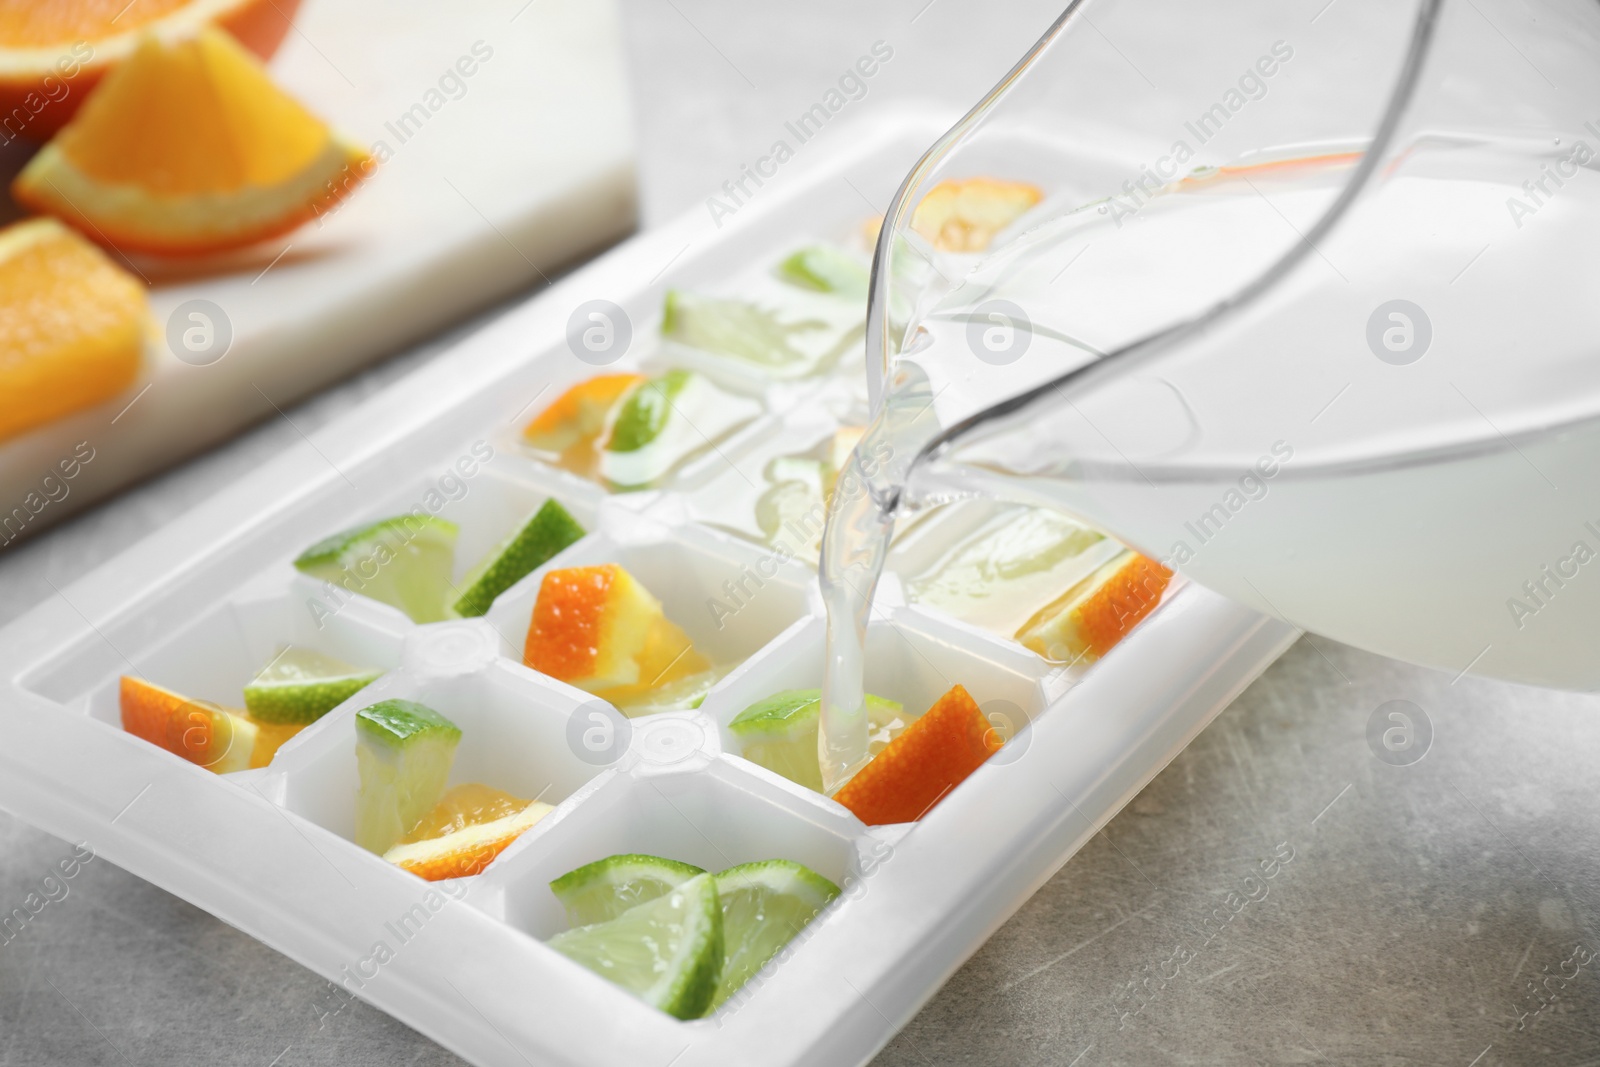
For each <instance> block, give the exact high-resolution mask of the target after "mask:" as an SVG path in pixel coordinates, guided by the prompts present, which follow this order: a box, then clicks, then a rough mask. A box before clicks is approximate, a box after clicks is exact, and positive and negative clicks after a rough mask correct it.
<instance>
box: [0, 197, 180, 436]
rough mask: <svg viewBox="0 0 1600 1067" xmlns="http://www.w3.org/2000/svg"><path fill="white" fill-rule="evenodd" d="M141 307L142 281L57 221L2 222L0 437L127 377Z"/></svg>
mask: <svg viewBox="0 0 1600 1067" xmlns="http://www.w3.org/2000/svg"><path fill="white" fill-rule="evenodd" d="M147 315H148V312H147V310H146V303H145V293H144V287H143V286H142V285H140V284H139V282H138V281H136V280H135V279H134V278H133V276H132V275H130V274H128V273H127V272H126V271H124V270H123V269H122V268H121V267H118V266H117V265H115V264H114V263H112V262H111V261H110V260H109V259H107V258H106V256H105V253H103V252H101V251H100V250H99V249H98V248H96V247H94V246H93V245H91V244H89V243H88V242H87V241H85V240H84V239H83V238H81V237H79V236H78V235H77V234H75V233H73V232H72V231H71V230H68V229H67V228H66V227H64V226H62V225H61V224H60V223H58V222H56V221H55V220H53V219H30V220H29V221H27V222H19V223H17V224H16V225H13V226H8V227H6V228H5V229H4V230H0V441H4V440H5V439H6V438H8V437H14V436H15V435H17V434H19V433H22V432H23V431H24V430H28V429H31V428H33V427H35V426H38V425H41V424H43V423H46V422H49V421H51V420H53V419H57V418H60V417H61V416H63V415H67V414H70V413H71V412H74V411H78V410H81V409H83V408H86V407H91V406H93V405H95V404H98V403H100V402H101V401H103V400H108V399H110V398H111V397H113V396H115V395H117V394H118V393H120V392H122V391H123V390H124V389H126V388H127V387H128V386H129V385H130V384H132V382H133V380H134V378H135V377H137V376H138V373H139V361H140V354H141V352H142V351H143V347H144V333H145V323H146V321H147Z"/></svg>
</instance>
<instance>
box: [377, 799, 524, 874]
mask: <svg viewBox="0 0 1600 1067" xmlns="http://www.w3.org/2000/svg"><path fill="white" fill-rule="evenodd" d="M552 810H554V809H553V808H552V807H551V805H549V804H544V803H541V802H540V801H537V800H535V801H533V802H531V803H530V804H528V806H527V807H525V808H523V809H522V810H521V811H519V812H517V813H516V814H515V815H506V816H502V817H501V818H498V819H494V820H492V821H490V822H484V823H477V824H474V825H469V826H465V827H463V828H461V829H460V830H455V831H453V832H451V833H448V834H444V835H442V836H440V837H431V838H428V839H427V840H424V841H416V842H413V843H411V844H404V845H396V846H394V847H393V848H391V849H390V850H389V851H387V852H385V853H384V854H383V858H384V859H386V860H388V861H389V862H390V863H392V864H394V865H395V866H397V867H401V868H403V869H405V870H408V871H410V872H411V873H412V874H414V875H416V876H417V877H419V878H426V879H427V880H428V881H430V882H437V881H440V880H442V879H445V878H468V877H471V876H472V875H474V874H477V873H478V872H479V871H481V870H483V869H484V868H485V867H487V866H489V864H491V863H493V862H494V859H495V857H496V856H498V855H500V853H502V852H504V851H505V850H506V847H507V846H508V845H510V844H511V842H513V841H515V840H516V839H517V838H518V837H520V836H521V835H522V834H524V833H526V832H527V831H528V830H530V829H532V827H533V825H534V824H535V823H537V822H538V821H539V820H540V819H542V818H544V817H545V816H546V815H548V814H550V812H551V811H552Z"/></svg>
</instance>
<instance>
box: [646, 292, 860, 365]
mask: <svg viewBox="0 0 1600 1067" xmlns="http://www.w3.org/2000/svg"><path fill="white" fill-rule="evenodd" d="M827 328H828V324H827V323H826V322H823V321H822V320H820V319H801V320H800V321H798V322H782V321H780V320H779V318H778V316H777V315H776V314H775V313H773V312H771V311H768V310H767V309H766V308H763V307H759V306H757V305H755V304H751V303H747V302H745V301H743V300H724V299H721V298H718V297H714V296H700V295H697V294H695V293H684V292H679V291H677V290H675V289H671V290H668V291H667V302H666V307H665V309H664V312H663V314H662V319H661V336H663V337H666V338H669V339H670V340H673V341H677V342H678V343H679V344H685V345H688V346H689V347H690V348H698V349H699V350H700V351H702V352H710V353H711V354H713V355H717V356H728V357H731V358H733V359H737V360H742V361H743V362H745V363H753V364H755V365H756V366H758V367H765V368H767V369H769V370H772V369H780V368H787V367H794V366H796V365H798V364H806V363H809V362H811V359H812V357H811V356H808V355H807V354H806V353H805V352H803V351H801V350H800V349H798V348H796V347H795V346H794V339H795V338H796V337H797V336H798V335H800V334H803V333H808V332H810V331H812V330H824V329H827Z"/></svg>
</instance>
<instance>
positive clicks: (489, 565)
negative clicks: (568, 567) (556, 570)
mask: <svg viewBox="0 0 1600 1067" xmlns="http://www.w3.org/2000/svg"><path fill="white" fill-rule="evenodd" d="M584 533H585V530H584V528H583V527H582V526H580V525H579V524H578V520H577V519H574V518H573V517H572V516H571V515H570V514H568V512H567V509H566V508H564V507H562V506H561V505H560V504H559V503H558V502H557V501H556V500H555V499H554V498H552V499H550V500H546V501H545V502H544V504H543V506H541V507H540V508H539V510H538V511H536V512H534V513H533V514H532V515H531V516H530V517H529V518H528V521H527V522H525V523H523V524H522V526H521V528H520V529H518V530H517V531H516V532H515V533H513V534H512V535H511V536H510V537H508V538H506V539H505V540H504V541H502V542H500V544H499V545H497V546H496V547H495V549H494V550H493V551H492V552H490V553H489V554H488V555H487V556H485V557H484V558H483V560H481V561H480V562H479V563H478V565H477V566H476V567H473V568H472V570H471V571H469V572H468V573H467V576H466V577H465V578H463V579H462V580H461V588H462V589H464V590H465V592H463V593H462V594H461V598H460V599H459V600H457V601H456V603H455V609H454V610H455V613H456V614H457V615H460V616H462V617H470V616H474V615H482V614H484V613H485V612H487V611H488V610H489V605H491V604H493V603H494V598H495V597H497V596H499V595H500V594H501V593H503V592H505V591H506V590H507V589H510V588H511V587H512V586H513V585H516V584H517V583H518V582H519V581H521V580H522V579H523V578H525V577H527V576H528V575H529V574H532V573H533V572H534V571H535V570H536V569H538V568H539V567H540V566H542V565H543V564H544V563H545V562H546V561H548V560H549V559H550V558H551V557H552V556H554V555H555V554H556V553H558V552H560V551H561V550H562V549H563V548H566V547H567V546H568V545H570V544H572V543H573V542H574V541H577V540H578V539H579V538H580V537H582V536H583V535H584Z"/></svg>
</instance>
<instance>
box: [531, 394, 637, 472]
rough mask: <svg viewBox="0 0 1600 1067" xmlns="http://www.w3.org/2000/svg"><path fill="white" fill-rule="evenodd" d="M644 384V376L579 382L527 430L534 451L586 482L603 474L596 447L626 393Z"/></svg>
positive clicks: (541, 414)
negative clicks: (551, 457)
mask: <svg viewBox="0 0 1600 1067" xmlns="http://www.w3.org/2000/svg"><path fill="white" fill-rule="evenodd" d="M642 381H644V376H643V375H640V374H601V375H598V376H596V377H594V378H589V379H587V380H585V381H581V382H579V383H578V384H577V385H574V386H573V387H572V388H571V389H568V390H567V391H566V392H565V393H562V394H561V395H560V396H559V397H557V398H556V400H555V402H554V403H552V404H551V405H550V406H549V407H547V408H545V409H544V410H543V411H541V412H540V413H539V416H538V418H536V419H534V420H533V421H532V422H530V423H528V425H527V426H525V427H523V430H522V439H523V441H524V442H525V443H527V445H528V446H529V447H531V448H536V449H538V450H539V451H541V452H552V453H555V455H556V460H555V463H556V466H558V467H560V468H562V469H563V470H568V471H571V472H572V473H573V474H576V475H578V476H580V477H583V478H593V477H595V476H596V475H597V474H598V473H599V470H600V450H599V449H598V448H597V447H596V445H597V444H598V442H599V440H600V434H601V432H602V431H603V430H605V427H606V420H607V419H608V418H609V417H610V415H611V410H612V409H613V408H615V407H616V406H617V403H618V401H620V400H621V399H622V397H623V395H624V394H625V393H627V391H628V390H629V389H631V388H633V387H634V386H635V385H637V384H638V383H640V382H642Z"/></svg>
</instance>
